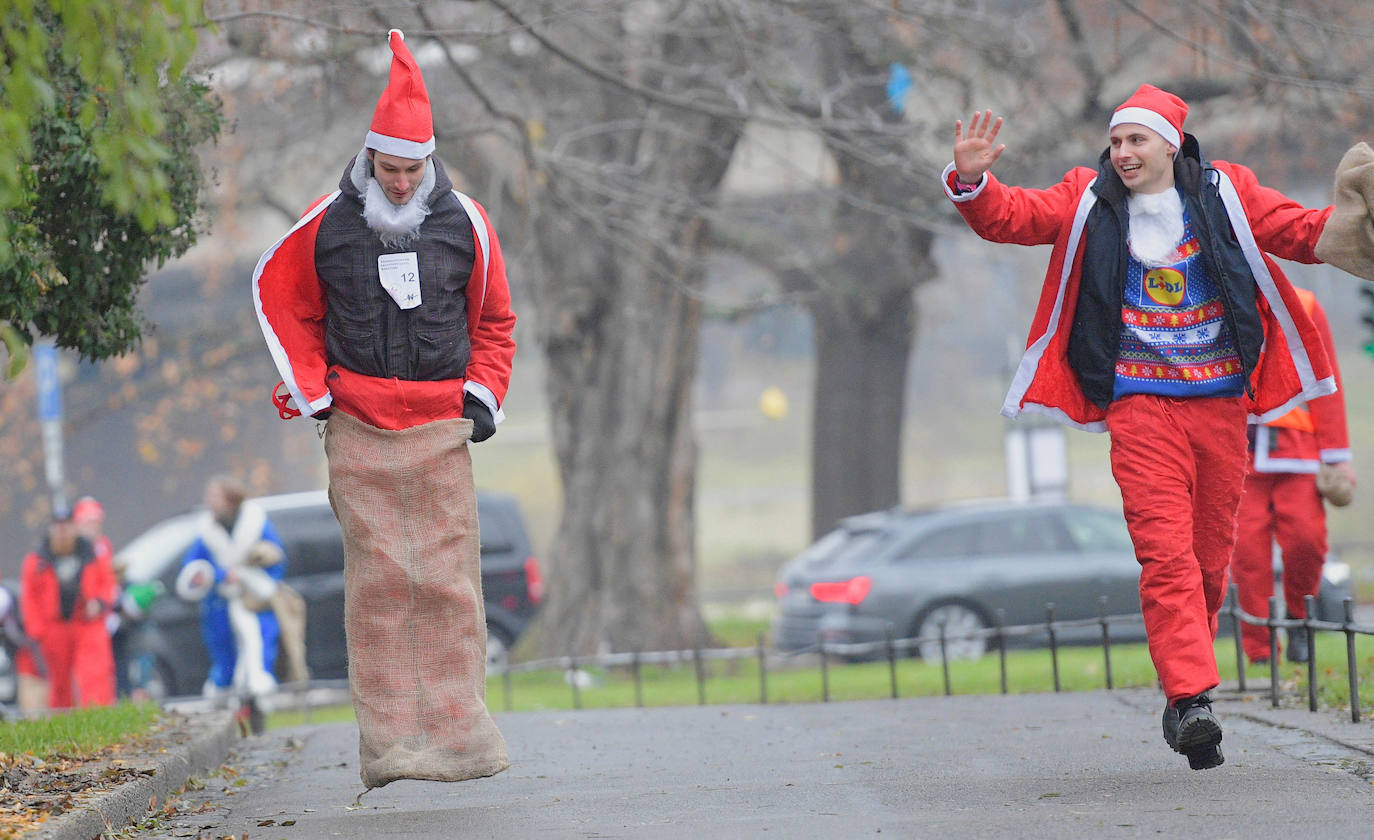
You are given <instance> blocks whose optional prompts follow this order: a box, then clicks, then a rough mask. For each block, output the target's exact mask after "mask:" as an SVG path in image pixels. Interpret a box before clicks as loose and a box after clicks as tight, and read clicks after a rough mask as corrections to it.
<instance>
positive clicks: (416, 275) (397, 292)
mask: <svg viewBox="0 0 1374 840" xmlns="http://www.w3.org/2000/svg"><path fill="white" fill-rule="evenodd" d="M377 275H378V276H379V277H381V280H382V288H383V289H386V293H387V294H389V295H391V299H392V300H394V301H396V305H397V306H399V307H401V308H402V309H414V308H415V307H417V306H419V305H420V260H419V257H418V256H417V255H416V254H415V252H414V251H409V252H407V253H404V254H382V255H381V256H380V257H378V258H377Z"/></svg>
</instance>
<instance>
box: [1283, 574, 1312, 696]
mask: <svg viewBox="0 0 1374 840" xmlns="http://www.w3.org/2000/svg"><path fill="white" fill-rule="evenodd" d="M1302 603H1303V608H1304V609H1305V610H1306V611H1307V617H1306V618H1304V619H1303V620H1302V627H1300V628H1299V629H1298V632H1300V633H1302V634H1303V635H1304V636H1306V637H1307V711H1309V712H1315V711H1316V710H1317V631H1316V630H1314V629H1312V622H1313V620H1314V619H1315V617H1316V614H1317V599H1316V597H1315V596H1313V595H1304V596H1303V599H1302ZM1289 644H1292V642H1291V640H1290V642H1289Z"/></svg>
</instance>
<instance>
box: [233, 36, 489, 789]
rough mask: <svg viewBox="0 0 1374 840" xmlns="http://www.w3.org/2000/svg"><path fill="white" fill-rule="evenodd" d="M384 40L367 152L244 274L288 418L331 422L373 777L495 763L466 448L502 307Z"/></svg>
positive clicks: (418, 84)
mask: <svg viewBox="0 0 1374 840" xmlns="http://www.w3.org/2000/svg"><path fill="white" fill-rule="evenodd" d="M388 41H389V44H390V47H391V50H392V54H393V59H392V65H391V74H390V78H389V80H388V83H387V87H386V90H385V91H384V92H383V93H382V96H381V98H380V99H379V101H378V104H377V108H376V111H375V113H374V115H373V119H372V124H371V127H370V130H369V131H368V133H367V136H366V139H365V141H364V148H363V151H362V152H360V153H359V154H358V155H357V156H356V157H354V159H353V160H351V161H350V162H349V163H348V164H347V165H346V166H345V167H344V172H343V176H342V178H341V179H340V182H339V189H338V190H336V191H335V192H333V193H331V194H330V195H327V196H325V197H323V198H321V199H320V200H318V201H317V202H316V203H315V204H314V205H313V206H312V207H311V209H310V210H309V211H308V212H307V213H306V214H305V216H304V217H302V219H301V220H300V221H299V222H298V223H297V224H296V226H295V227H293V228H292V229H291V230H290V231H288V232H287V234H286V236H284V237H283V238H282V239H281V240H280V241H279V242H277V243H276V244H275V245H273V246H272V247H271V248H269V249H268V250H267V252H266V253H265V254H263V256H262V259H261V260H260V261H259V263H258V266H257V269H256V271H255V272H254V276H253V300H254V306H255V307H256V309H257V312H258V319H259V324H260V325H261V327H262V331H263V336H264V337H265V339H266V341H267V345H268V348H269V349H270V350H271V352H272V356H273V359H274V360H275V361H276V363H277V369H278V371H279V372H280V373H281V376H282V380H283V382H284V383H285V388H286V390H287V392H288V393H289V395H290V397H291V399H292V400H294V402H295V404H296V405H297V406H299V412H303V413H306V414H309V415H311V416H314V417H316V418H321V419H322V418H326V417H327V418H328V425H327V427H326V431H325V454H326V456H327V457H328V461H329V497H330V502H331V504H332V505H333V508H334V512H335V514H336V515H337V517H338V519H339V523H340V525H341V526H342V528H343V532H344V563H345V593H344V594H345V624H346V630H347V638H348V653H349V682H350V687H351V690H352V694H353V706H354V710H355V712H356V714H357V718H358V728H359V736H360V738H359V741H360V743H359V756H360V763H361V768H360V776H361V777H362V780H363V784H364V785H366V786H367V787H368V788H372V787H379V786H381V785H385V784H388V783H389V782H391V781H394V780H396V779H404V778H409V779H431V780H436V781H458V780H462V779H470V778H476V777H480V776H489V775H491V774H493V773H497V772H500V771H501V770H504V769H505V768H506V767H507V766H509V761H508V759H507V755H506V745H505V741H504V739H503V738H502V737H501V733H500V732H499V731H498V730H497V728H496V725H495V723H494V722H493V721H492V719H491V717H490V714H489V713H488V711H487V708H486V704H485V685H486V618H485V609H484V605H483V602H482V587H481V571H480V560H479V539H478V522H477V508H476V491H475V488H474V486H473V477H472V462H471V457H470V455H469V452H468V443H469V441H470V440H473V441H475V440H482V439H485V437H487V436H489V435H490V434H491V433H492V432H493V431H494V430H495V425H496V424H497V423H499V422H500V421H501V420H502V417H503V414H502V411H501V402H502V400H503V399H504V398H505V394H506V389H507V387H508V385H509V381H510V373H511V362H512V359H513V357H514V352H515V343H514V341H513V339H512V337H511V332H512V329H513V327H514V324H515V316H514V314H513V313H512V312H511V308H510V291H509V288H508V286H507V282H506V273H505V263H504V261H503V260H502V258H501V247H500V243H499V241H498V240H497V237H496V232H495V230H494V228H493V227H492V225H491V221H490V220H489V219H488V218H487V214H486V211H485V210H483V208H482V207H481V206H480V205H479V204H478V203H477V202H476V201H474V200H473V199H471V198H470V197H468V196H467V195H465V194H463V193H461V192H459V191H458V190H456V189H454V186H453V183H452V181H451V180H450V179H449V176H448V174H447V172H446V171H445V170H444V167H443V166H442V165H441V164H440V163H439V161H438V160H437V159H435V158H434V157H433V152H434V148H435V141H434V128H433V119H432V115H431V110H430V102H429V96H428V93H427V91H426V88H425V84H424V79H423V77H422V75H421V73H420V68H419V66H418V65H417V64H416V62H415V58H414V56H413V55H412V54H411V52H410V50H409V48H408V47H407V46H406V43H405V40H404V38H403V36H402V34H401V33H400V31H399V30H392V31H391V32H390V33H389V35H388ZM378 156H385V157H378ZM396 161H399V162H400V163H401V164H402V165H403V166H405V167H410V166H411V165H412V164H414V163H415V162H420V163H422V165H423V179H422V180H421V181H420V182H419V184H418V188H416V189H415V190H414V193H413V195H412V196H411V197H410V198H408V199H406V200H405V201H404V203H402V204H396V203H395V202H394V201H393V200H392V199H390V198H389V195H388V194H387V193H386V192H384V191H383V189H382V188H381V186H380V185H379V179H378V177H377V175H376V172H377V171H379V170H378V167H379V166H380V165H382V164H395V162H396ZM281 411H282V414H283V416H288V415H290V414H291V413H292V410H291V409H290V408H289V407H288V406H285V405H282V406H281ZM479 431H480V437H474V435H475V434H478V433H479Z"/></svg>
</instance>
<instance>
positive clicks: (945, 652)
mask: <svg viewBox="0 0 1374 840" xmlns="http://www.w3.org/2000/svg"><path fill="white" fill-rule="evenodd" d="M940 671H941V673H943V674H944V676H945V696H946V697H948V696H950V695H951V694H952V693H953V692H952V691H951V690H950V686H949V644H948V642H947V641H946V640H945V622H943V621H942V622H940Z"/></svg>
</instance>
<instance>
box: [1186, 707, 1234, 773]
mask: <svg viewBox="0 0 1374 840" xmlns="http://www.w3.org/2000/svg"><path fill="white" fill-rule="evenodd" d="M1176 743H1177V745H1176V746H1175V747H1174V749H1175V750H1177V751H1178V752H1181V753H1183V754H1184V755H1186V756H1188V766H1189V767H1190V768H1191V769H1193V770H1210V769H1211V768H1213V767H1220V766H1221V765H1222V763H1223V762H1225V761H1226V759H1225V758H1224V757H1223V756H1222V754H1221V723H1220V722H1219V721H1218V720H1217V719H1216V717H1215V716H1214V715H1212V714H1210V713H1205V714H1200V715H1197V716H1196V717H1193V718H1191V719H1189V720H1187V721H1185V722H1184V723H1183V725H1182V726H1180V727H1179V730H1178V740H1177V742H1176Z"/></svg>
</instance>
